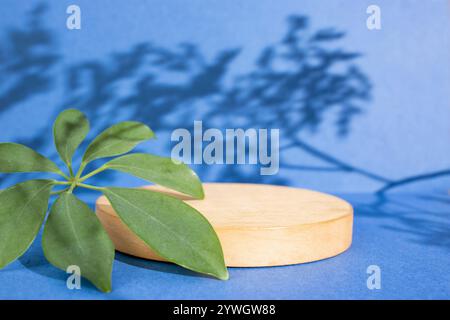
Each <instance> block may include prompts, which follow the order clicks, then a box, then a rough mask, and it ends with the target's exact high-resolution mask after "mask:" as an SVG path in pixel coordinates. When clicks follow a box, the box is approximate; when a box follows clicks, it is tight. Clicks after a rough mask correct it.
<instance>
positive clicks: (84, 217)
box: [42, 193, 114, 292]
mask: <svg viewBox="0 0 450 320" xmlns="http://www.w3.org/2000/svg"><path fill="white" fill-rule="evenodd" d="M42 247H43V249H44V254H45V257H46V258H47V260H48V261H49V262H50V263H51V264H53V265H54V266H56V267H57V268H60V269H62V270H64V271H66V269H67V267H68V266H70V265H76V266H78V267H79V268H80V270H81V275H82V276H83V277H85V278H87V279H88V280H89V281H91V282H92V283H93V284H94V285H95V286H96V287H97V288H98V289H100V290H101V291H103V292H109V291H111V272H112V264H113V260H114V245H113V244H112V242H111V240H110V239H109V237H108V234H107V233H106V231H105V230H104V229H103V227H102V225H101V223H100V221H99V220H98V218H97V216H96V215H95V213H94V212H93V211H92V210H91V209H90V208H89V207H88V206H87V205H86V204H85V203H84V202H82V201H81V200H79V199H78V198H77V197H75V196H74V195H73V194H69V193H63V194H62V195H61V196H60V197H59V198H58V199H57V200H56V202H55V204H54V205H53V207H52V209H51V212H50V215H49V218H48V220H47V222H46V224H45V227H44V234H43V236H42Z"/></svg>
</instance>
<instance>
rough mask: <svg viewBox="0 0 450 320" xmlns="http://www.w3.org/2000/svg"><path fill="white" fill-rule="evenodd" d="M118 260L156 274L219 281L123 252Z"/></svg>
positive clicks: (117, 253)
mask: <svg viewBox="0 0 450 320" xmlns="http://www.w3.org/2000/svg"><path fill="white" fill-rule="evenodd" d="M116 260H117V261H120V262H122V263H125V264H128V265H130V266H134V267H138V268H143V269H147V270H151V271H156V272H164V273H171V274H175V275H182V276H186V277H195V278H207V279H213V280H218V279H216V278H214V277H212V276H209V275H204V274H201V273H197V272H194V271H191V270H188V269H185V268H182V267H180V266H177V265H175V264H173V263H170V262H162V261H153V260H147V259H143V258H138V257H134V256H131V255H128V254H126V253H122V252H118V251H116ZM218 281H220V280H218Z"/></svg>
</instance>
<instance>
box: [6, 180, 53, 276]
mask: <svg viewBox="0 0 450 320" xmlns="http://www.w3.org/2000/svg"><path fill="white" fill-rule="evenodd" d="M52 186H53V184H52V181H50V180H29V181H26V182H22V183H19V184H16V185H14V186H12V187H10V188H8V189H5V190H2V191H1V192H0V269H1V268H3V267H5V266H6V265H7V264H9V263H10V262H12V261H14V260H15V259H17V258H18V257H20V256H21V255H22V254H23V253H24V252H25V251H26V250H27V249H28V247H29V246H30V245H31V243H32V242H33V240H34V238H35V237H36V235H37V233H38V232H39V229H40V228H41V225H42V222H43V221H44V218H45V214H46V212H47V208H48V199H49V197H50V190H51V188H52Z"/></svg>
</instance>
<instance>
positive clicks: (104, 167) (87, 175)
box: [78, 164, 108, 182]
mask: <svg viewBox="0 0 450 320" xmlns="http://www.w3.org/2000/svg"><path fill="white" fill-rule="evenodd" d="M106 169H108V167H107V166H106V165H105V164H104V165H103V166H101V167H100V168H97V169H95V170H93V171H91V172H89V173H88V174H86V175H85V176H83V177H81V178H80V179H79V180H78V181H79V182H83V181H85V180H87V179H89V178H90V177H92V176H94V175H96V174H97V173H100V172H102V171H105V170H106Z"/></svg>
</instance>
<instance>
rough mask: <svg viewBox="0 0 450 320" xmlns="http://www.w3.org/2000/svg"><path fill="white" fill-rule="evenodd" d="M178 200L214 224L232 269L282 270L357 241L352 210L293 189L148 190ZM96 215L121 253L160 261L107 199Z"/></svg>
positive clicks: (342, 203) (207, 185) (246, 186)
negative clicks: (200, 195)
mask: <svg viewBox="0 0 450 320" xmlns="http://www.w3.org/2000/svg"><path fill="white" fill-rule="evenodd" d="M145 188H149V189H152V190H157V191H160V192H164V193H166V194H169V195H172V196H176V197H178V198H180V199H182V200H184V201H186V202H187V203H188V204H189V205H191V206H192V207H194V208H196V209H197V210H199V211H200V212H201V213H203V215H204V216H205V217H206V218H207V219H208V220H209V221H210V223H211V224H212V226H213V227H214V229H215V230H216V232H217V234H218V236H219V239H220V241H221V243H222V247H223V251H224V255H225V263H226V265H227V266H229V267H259V266H279V265H289V264H297V263H305V262H311V261H315V260H320V259H325V258H329V257H332V256H335V255H337V254H339V253H341V252H343V251H345V250H346V249H348V248H349V247H350V245H351V242H352V227H353V208H352V207H351V205H350V204H349V203H347V202H346V201H344V200H342V199H339V198H337V197H334V196H331V195H328V194H324V193H320V192H315V191H310V190H305V189H296V188H290V187H282V186H273V185H262V184H238V183H205V184H204V189H205V199H204V200H194V199H192V198H190V197H188V196H184V195H181V194H179V193H176V192H173V191H169V190H167V189H164V188H162V187H156V186H151V187H145ZM96 212H97V215H98V217H99V219H100V221H101V222H102V224H103V225H104V226H105V228H106V230H107V232H108V233H109V235H110V237H111V239H112V240H113V242H114V244H115V246H116V249H117V250H118V251H121V252H124V253H128V254H131V255H134V256H137V257H141V258H146V259H153V260H161V261H164V259H162V258H160V257H158V256H157V255H156V254H155V253H154V252H153V251H152V250H151V249H150V248H148V247H147V246H146V245H145V243H144V242H143V241H142V240H140V239H139V238H138V237H137V236H135V235H134V234H133V233H132V232H131V231H130V230H129V229H128V227H126V226H125V225H124V224H123V223H122V222H121V220H120V219H119V217H118V216H117V215H116V213H115V212H114V210H113V209H112V208H111V205H110V204H109V202H108V200H107V199H106V198H105V197H104V196H102V197H100V198H99V199H98V200H97V203H96Z"/></svg>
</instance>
